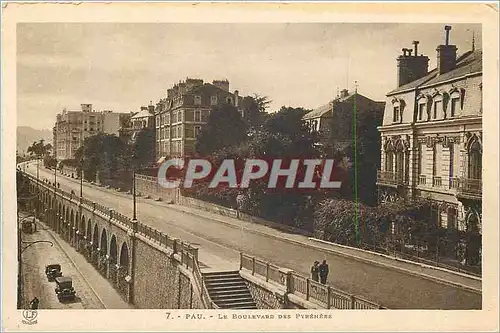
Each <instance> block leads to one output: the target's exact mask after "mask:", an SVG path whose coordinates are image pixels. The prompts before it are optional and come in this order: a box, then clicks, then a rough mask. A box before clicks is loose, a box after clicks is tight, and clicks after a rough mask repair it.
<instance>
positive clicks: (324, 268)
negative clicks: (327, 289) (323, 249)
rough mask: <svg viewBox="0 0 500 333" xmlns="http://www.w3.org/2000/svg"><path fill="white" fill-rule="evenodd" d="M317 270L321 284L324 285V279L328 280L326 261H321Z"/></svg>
mask: <svg viewBox="0 0 500 333" xmlns="http://www.w3.org/2000/svg"><path fill="white" fill-rule="evenodd" d="M318 268H319V277H320V279H321V283H322V284H326V279H327V278H328V264H327V263H326V260H323V263H322V264H321V265H319V266H318Z"/></svg>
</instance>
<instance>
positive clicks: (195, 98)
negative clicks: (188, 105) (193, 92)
mask: <svg viewBox="0 0 500 333" xmlns="http://www.w3.org/2000/svg"><path fill="white" fill-rule="evenodd" d="M194 105H201V96H194Z"/></svg>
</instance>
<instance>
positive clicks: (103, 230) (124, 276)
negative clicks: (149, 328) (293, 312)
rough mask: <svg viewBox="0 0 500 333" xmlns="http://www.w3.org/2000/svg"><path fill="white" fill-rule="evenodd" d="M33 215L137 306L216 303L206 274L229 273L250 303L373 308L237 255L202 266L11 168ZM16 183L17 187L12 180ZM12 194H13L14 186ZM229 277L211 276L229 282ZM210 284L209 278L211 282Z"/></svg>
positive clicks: (165, 239) (150, 233)
mask: <svg viewBox="0 0 500 333" xmlns="http://www.w3.org/2000/svg"><path fill="white" fill-rule="evenodd" d="M18 176H20V178H21V182H26V183H28V186H21V187H22V188H28V191H29V192H30V194H31V195H36V198H37V199H36V200H34V201H33V202H32V203H31V204H32V207H33V208H34V210H35V214H36V216H37V217H38V218H39V219H40V220H42V221H44V222H45V223H46V225H47V226H48V227H49V228H50V229H52V230H53V231H54V232H56V233H58V234H59V235H61V237H62V238H63V239H64V241H66V242H68V243H69V244H71V245H72V246H73V247H74V248H75V249H76V250H77V251H78V252H80V253H81V254H82V255H84V256H85V258H86V259H87V260H88V261H89V262H90V263H91V264H92V265H93V266H94V267H95V269H96V270H97V271H98V272H100V274H102V276H103V277H105V278H106V279H107V280H108V281H109V282H110V283H111V284H112V285H113V286H114V287H115V289H116V290H117V291H118V292H119V293H120V295H121V296H122V297H123V298H124V299H125V300H127V301H128V302H129V303H131V304H134V305H135V306H136V307H137V308H145V309H161V308H163V309H217V308H219V306H218V305H217V304H216V301H214V300H215V298H214V294H213V293H212V292H213V291H214V290H213V289H211V288H212V287H211V286H210V279H213V278H214V275H212V274H222V275H227V274H236V275H237V276H238V277H237V279H240V278H241V283H243V285H246V288H248V290H249V293H250V294H251V298H252V302H255V303H254V304H255V305H256V307H257V308H261V309H262V308H267V309H285V308H288V309H290V308H295V309H297V308H298V309H304V308H311V309H322V308H323V309H324V308H339V309H381V308H383V307H381V306H380V305H378V304H375V303H372V302H369V301H367V300H363V299H361V298H358V297H355V296H353V295H349V294H346V293H344V292H342V291H339V290H335V289H334V288H333V287H330V286H326V285H320V284H319V283H317V282H314V281H311V280H310V279H309V278H307V277H303V276H300V275H299V274H297V273H295V272H293V271H292V270H288V269H285V268H280V267H277V266H275V265H273V264H271V263H269V262H264V261H262V260H259V259H256V258H255V257H251V256H248V255H246V254H243V253H242V254H241V256H240V267H239V270H238V268H237V267H235V270H234V271H231V272H217V273H213V272H212V273H207V272H202V270H201V269H200V264H199V262H198V248H197V247H195V246H192V245H191V244H189V243H187V242H183V241H181V240H179V239H176V238H173V237H170V236H168V235H165V234H164V233H162V232H160V231H159V230H156V229H154V228H151V227H149V226H148V225H145V224H143V223H141V222H139V221H137V220H132V219H130V218H128V217H126V216H124V215H122V214H120V213H118V212H115V211H113V210H112V209H109V208H107V207H104V206H102V205H100V204H99V203H96V202H92V201H90V200H88V199H86V198H83V197H78V196H75V195H74V194H70V193H67V192H65V191H62V190H60V189H59V188H56V187H55V186H53V184H51V183H50V182H48V181H41V180H37V179H36V178H35V177H33V176H31V175H29V174H26V173H23V172H21V171H20V170H19V171H18ZM18 188H19V187H18ZM18 195H19V193H18ZM234 279H235V277H234V275H233V277H230V278H229V280H226V281H216V282H222V283H218V284H219V285H220V286H219V287H218V288H221V287H223V288H224V287H225V286H226V285H228V286H230V285H231V284H235V283H236V284H237V283H238V282H235V281H234ZM216 284H217V283H216Z"/></svg>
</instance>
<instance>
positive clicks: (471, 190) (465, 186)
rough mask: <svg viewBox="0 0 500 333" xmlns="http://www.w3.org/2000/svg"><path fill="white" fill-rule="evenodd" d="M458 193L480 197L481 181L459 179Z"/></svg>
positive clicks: (481, 190)
mask: <svg viewBox="0 0 500 333" xmlns="http://www.w3.org/2000/svg"><path fill="white" fill-rule="evenodd" d="M458 192H459V193H460V194H466V195H470V196H477V197H481V195H482V192H483V182H482V180H481V179H471V178H461V179H460V184H459V188H458Z"/></svg>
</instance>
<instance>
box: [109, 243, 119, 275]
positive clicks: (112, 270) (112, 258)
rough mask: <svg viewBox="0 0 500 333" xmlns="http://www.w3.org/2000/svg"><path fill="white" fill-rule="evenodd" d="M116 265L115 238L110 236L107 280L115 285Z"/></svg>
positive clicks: (116, 250)
mask: <svg viewBox="0 0 500 333" xmlns="http://www.w3.org/2000/svg"><path fill="white" fill-rule="evenodd" d="M117 263H118V249H117V245H116V236H115V235H113V236H111V241H110V242H109V279H110V280H111V282H112V283H113V284H116V283H117V276H118V274H117V273H118V272H117V267H116V264H117Z"/></svg>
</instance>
